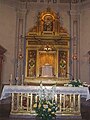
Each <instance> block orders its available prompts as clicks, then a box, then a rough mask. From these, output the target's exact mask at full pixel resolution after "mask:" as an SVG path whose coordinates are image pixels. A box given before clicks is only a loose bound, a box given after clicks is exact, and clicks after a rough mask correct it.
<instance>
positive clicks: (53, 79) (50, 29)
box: [24, 8, 69, 84]
mask: <svg viewBox="0 0 90 120" xmlns="http://www.w3.org/2000/svg"><path fill="white" fill-rule="evenodd" d="M59 18H60V16H59V14H58V13H55V12H53V11H52V10H51V9H50V8H47V10H45V11H43V12H39V13H38V17H37V23H36V25H35V26H34V27H33V28H31V29H30V30H29V32H28V34H27V36H26V74H25V81H24V82H25V83H30V84H31V83H33V84H40V82H41V81H42V82H43V83H44V84H52V83H53V84H55V83H57V84H64V83H67V82H68V80H69V76H67V73H68V71H69V60H68V59H69V34H68V32H67V30H66V29H65V28H63V26H61V24H60V19H59Z"/></svg>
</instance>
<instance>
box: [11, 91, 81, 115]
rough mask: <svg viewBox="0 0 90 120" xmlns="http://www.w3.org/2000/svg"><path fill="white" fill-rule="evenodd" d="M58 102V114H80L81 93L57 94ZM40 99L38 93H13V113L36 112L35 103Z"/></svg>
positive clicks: (56, 99)
mask: <svg viewBox="0 0 90 120" xmlns="http://www.w3.org/2000/svg"><path fill="white" fill-rule="evenodd" d="M54 99H55V101H56V103H57V104H58V110H57V114H71V115H72V114H74V115H75V114H77V115H80V94H67V95H66V94H55V95H54ZM38 100H39V96H38V95H37V94H32V93H12V108H11V114H35V111H34V107H33V106H34V104H35V103H36V102H37V101H38Z"/></svg>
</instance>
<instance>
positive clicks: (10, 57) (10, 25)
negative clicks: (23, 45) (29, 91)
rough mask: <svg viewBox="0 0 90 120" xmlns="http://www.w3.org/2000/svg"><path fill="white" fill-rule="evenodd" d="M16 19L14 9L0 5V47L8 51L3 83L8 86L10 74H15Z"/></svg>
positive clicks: (5, 58)
mask: <svg viewBox="0 0 90 120" xmlns="http://www.w3.org/2000/svg"><path fill="white" fill-rule="evenodd" d="M15 17H16V15H15V10H14V8H11V7H9V6H7V5H3V4H0V45H2V46H3V47H4V48H5V49H6V50H7V51H6V53H5V57H4V60H5V61H4V63H3V72H2V73H3V75H2V81H3V83H5V84H8V82H9V76H10V74H11V73H14V64H13V63H14V49H15V48H14V47H15V46H14V45H15V29H16V27H15V26H16V18H15Z"/></svg>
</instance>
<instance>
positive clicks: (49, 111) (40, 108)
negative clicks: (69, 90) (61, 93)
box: [33, 83, 57, 120]
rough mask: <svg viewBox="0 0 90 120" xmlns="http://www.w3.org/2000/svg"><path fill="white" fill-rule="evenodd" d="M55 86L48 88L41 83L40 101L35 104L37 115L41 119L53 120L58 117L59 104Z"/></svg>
mask: <svg viewBox="0 0 90 120" xmlns="http://www.w3.org/2000/svg"><path fill="white" fill-rule="evenodd" d="M55 88H56V86H53V87H52V88H51V89H47V88H46V87H44V86H43V85H42V83H41V84H40V90H39V101H37V102H36V103H35V104H34V106H33V107H34V109H35V112H36V114H37V117H38V118H40V119H41V120H52V119H53V118H55V117H56V111H57V104H56V102H55V100H54V95H55Z"/></svg>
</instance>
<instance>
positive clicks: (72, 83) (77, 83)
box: [64, 79, 83, 87]
mask: <svg viewBox="0 0 90 120" xmlns="http://www.w3.org/2000/svg"><path fill="white" fill-rule="evenodd" d="M64 86H69V87H83V83H82V82H81V81H80V80H78V79H76V80H71V81H70V82H69V83H68V84H64Z"/></svg>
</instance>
